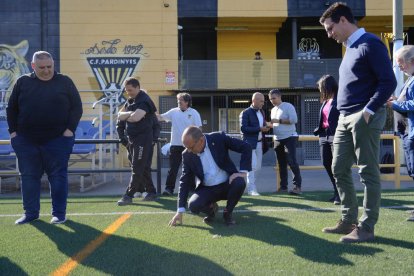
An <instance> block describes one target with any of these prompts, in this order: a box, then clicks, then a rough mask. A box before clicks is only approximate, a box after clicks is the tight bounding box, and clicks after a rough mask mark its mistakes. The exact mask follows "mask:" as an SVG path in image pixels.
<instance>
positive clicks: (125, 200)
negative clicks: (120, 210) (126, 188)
mask: <svg viewBox="0 0 414 276" xmlns="http://www.w3.org/2000/svg"><path fill="white" fill-rule="evenodd" d="M117 203H118V206H125V205H130V204H132V197H130V196H128V195H123V196H122V198H121V199H120V200H118V202H117Z"/></svg>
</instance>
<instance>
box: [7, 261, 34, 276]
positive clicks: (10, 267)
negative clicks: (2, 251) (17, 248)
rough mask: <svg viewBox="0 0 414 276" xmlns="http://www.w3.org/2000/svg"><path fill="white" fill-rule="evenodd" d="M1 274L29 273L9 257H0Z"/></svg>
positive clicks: (18, 274) (18, 275)
mask: <svg viewBox="0 0 414 276" xmlns="http://www.w3.org/2000/svg"><path fill="white" fill-rule="evenodd" d="M0 275H14V276H20V275H22V276H23V275H29V274H27V273H26V272H25V271H23V270H22V269H21V268H20V266H18V265H17V264H15V263H13V262H12V261H10V259H9V258H6V257H0Z"/></svg>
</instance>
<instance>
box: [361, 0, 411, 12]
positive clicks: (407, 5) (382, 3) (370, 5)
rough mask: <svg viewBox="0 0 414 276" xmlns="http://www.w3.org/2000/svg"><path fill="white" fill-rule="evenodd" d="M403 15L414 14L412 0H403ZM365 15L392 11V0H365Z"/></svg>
mask: <svg viewBox="0 0 414 276" xmlns="http://www.w3.org/2000/svg"><path fill="white" fill-rule="evenodd" d="M402 3H403V13H404V15H414V1H412V0H403V1H402ZM365 9H366V16H381V15H389V16H392V13H393V10H392V9H393V1H391V0H366V1H365Z"/></svg>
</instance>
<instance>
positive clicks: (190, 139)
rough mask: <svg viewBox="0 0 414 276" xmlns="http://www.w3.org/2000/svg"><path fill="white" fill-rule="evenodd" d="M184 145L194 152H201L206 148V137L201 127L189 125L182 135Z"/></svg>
mask: <svg viewBox="0 0 414 276" xmlns="http://www.w3.org/2000/svg"><path fill="white" fill-rule="evenodd" d="M181 140H182V142H183V145H184V147H185V148H186V149H187V150H188V151H190V152H192V153H195V154H197V153H200V152H201V151H202V150H203V149H204V145H205V143H204V142H205V138H204V135H203V132H202V131H201V129H200V128H198V127H196V126H189V127H187V128H186V129H185V130H184V132H183V136H182V137H181Z"/></svg>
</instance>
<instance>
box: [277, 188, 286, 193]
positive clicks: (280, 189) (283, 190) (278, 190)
mask: <svg viewBox="0 0 414 276" xmlns="http://www.w3.org/2000/svg"><path fill="white" fill-rule="evenodd" d="M287 192H288V189H287V187H279V189H277V191H276V193H278V194H287Z"/></svg>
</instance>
